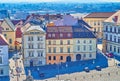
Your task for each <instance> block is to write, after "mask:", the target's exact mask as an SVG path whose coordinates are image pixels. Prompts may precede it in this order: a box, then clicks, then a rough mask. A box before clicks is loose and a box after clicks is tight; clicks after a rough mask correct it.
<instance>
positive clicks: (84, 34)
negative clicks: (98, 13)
mask: <svg viewBox="0 0 120 81" xmlns="http://www.w3.org/2000/svg"><path fill="white" fill-rule="evenodd" d="M78 22H79V24H76V25H75V26H73V42H74V44H73V50H74V57H75V60H77V61H78V60H89V59H96V51H97V42H96V36H95V35H94V33H93V32H92V31H91V30H89V27H88V25H85V23H81V22H83V20H79V21H78Z"/></svg>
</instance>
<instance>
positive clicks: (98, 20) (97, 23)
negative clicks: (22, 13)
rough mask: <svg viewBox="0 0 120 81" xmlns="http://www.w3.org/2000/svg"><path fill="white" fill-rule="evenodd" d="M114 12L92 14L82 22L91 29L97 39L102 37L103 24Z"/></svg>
mask: <svg viewBox="0 0 120 81" xmlns="http://www.w3.org/2000/svg"><path fill="white" fill-rule="evenodd" d="M114 13H115V12H94V13H90V14H88V15H87V16H85V17H84V20H85V21H86V22H87V23H88V24H89V25H90V26H91V27H92V28H91V29H92V31H94V33H96V36H97V38H99V39H101V38H102V37H103V32H102V30H103V22H104V20H106V19H107V18H109V17H110V16H112V15H113V14H114Z"/></svg>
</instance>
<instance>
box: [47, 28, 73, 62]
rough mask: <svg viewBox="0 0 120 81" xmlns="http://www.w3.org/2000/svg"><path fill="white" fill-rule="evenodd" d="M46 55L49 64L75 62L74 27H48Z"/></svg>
mask: <svg viewBox="0 0 120 81" xmlns="http://www.w3.org/2000/svg"><path fill="white" fill-rule="evenodd" d="M46 54H47V56H46V62H47V64H57V63H60V62H69V61H73V60H74V55H73V39H72V27H68V26H53V27H47V36H46Z"/></svg>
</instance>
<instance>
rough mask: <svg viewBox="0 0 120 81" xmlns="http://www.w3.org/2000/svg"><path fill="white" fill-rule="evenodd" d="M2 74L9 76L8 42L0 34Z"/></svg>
mask: <svg viewBox="0 0 120 81" xmlns="http://www.w3.org/2000/svg"><path fill="white" fill-rule="evenodd" d="M0 76H9V63H8V42H7V40H6V39H5V37H4V36H3V35H2V34H0Z"/></svg>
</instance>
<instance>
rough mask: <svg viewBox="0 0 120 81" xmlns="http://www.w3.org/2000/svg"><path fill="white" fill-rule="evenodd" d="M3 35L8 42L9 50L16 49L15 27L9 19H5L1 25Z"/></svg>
mask: <svg viewBox="0 0 120 81" xmlns="http://www.w3.org/2000/svg"><path fill="white" fill-rule="evenodd" d="M1 27H2V34H3V35H4V36H5V38H6V39H7V41H8V44H9V50H14V49H15V26H14V25H13V23H12V22H11V20H10V19H9V18H5V19H4V21H3V22H2V24H1Z"/></svg>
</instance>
